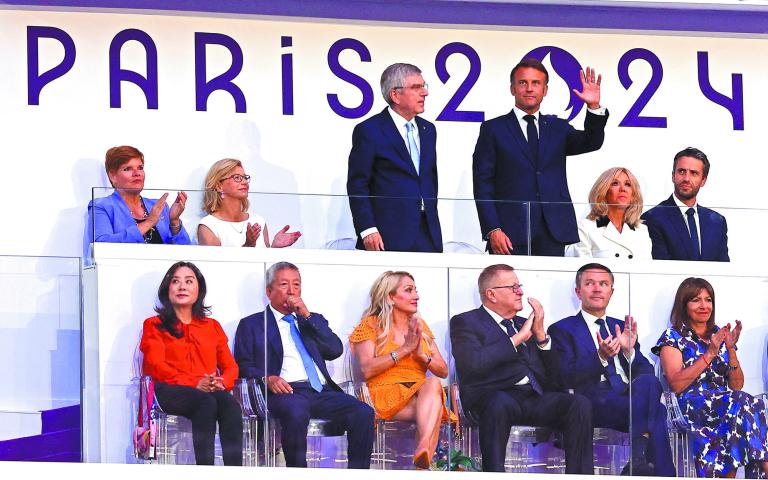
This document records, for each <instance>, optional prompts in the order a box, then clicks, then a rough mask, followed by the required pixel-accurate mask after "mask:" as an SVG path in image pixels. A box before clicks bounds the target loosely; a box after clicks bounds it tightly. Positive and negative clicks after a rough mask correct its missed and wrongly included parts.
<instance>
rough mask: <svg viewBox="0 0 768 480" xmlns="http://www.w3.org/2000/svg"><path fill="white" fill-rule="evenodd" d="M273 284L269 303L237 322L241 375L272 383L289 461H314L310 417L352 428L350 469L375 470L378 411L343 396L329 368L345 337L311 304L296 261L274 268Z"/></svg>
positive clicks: (270, 400)
mask: <svg viewBox="0 0 768 480" xmlns="http://www.w3.org/2000/svg"><path fill="white" fill-rule="evenodd" d="M266 285H267V297H268V298H269V305H268V307H267V308H266V309H265V310H264V311H263V312H259V313H255V314H253V315H250V316H248V317H245V318H244V319H242V320H240V324H239V325H238V326H237V333H236V334H235V360H236V361H237V364H238V366H239V367H240V376H241V377H245V378H257V379H259V380H260V381H261V382H262V383H263V384H264V385H266V390H267V391H268V394H267V395H268V397H267V405H268V406H269V411H270V413H271V414H272V415H273V416H275V417H276V418H277V419H279V420H280V426H281V429H282V430H281V437H282V445H283V453H284V454H285V464H286V465H287V466H289V467H306V466H307V458H306V457H307V426H308V424H309V419H310V418H322V419H327V420H331V421H333V422H334V423H335V424H337V425H339V426H340V427H341V428H343V429H345V430H346V431H347V443H348V447H347V454H348V458H349V463H348V467H349V468H369V467H370V464H371V451H372V450H373V426H374V424H373V422H374V413H373V409H372V408H371V407H369V406H368V405H366V404H365V403H363V402H360V401H358V400H357V399H355V398H354V397H352V396H350V395H347V394H346V393H344V392H343V391H342V390H341V388H339V386H338V385H336V383H334V381H333V379H332V378H331V375H330V374H329V373H328V369H327V367H326V365H325V361H326V360H333V359H335V358H338V357H339V356H340V355H341V354H342V353H343V351H344V347H343V345H342V343H341V340H339V337H337V336H336V334H335V333H333V332H332V331H331V329H330V328H329V327H328V321H327V320H326V319H325V318H323V316H322V315H320V314H319V313H314V312H310V311H309V310H308V309H307V307H306V306H305V305H304V301H303V300H302V299H301V275H300V274H299V269H298V268H297V267H296V266H295V265H293V264H291V263H288V262H278V263H276V264H274V265H272V266H271V267H270V268H269V269H268V270H267V274H266ZM265 326H266V335H265V333H264V329H265ZM265 337H266V338H265ZM265 340H266V345H265ZM265 360H266V367H265V365H264V362H265Z"/></svg>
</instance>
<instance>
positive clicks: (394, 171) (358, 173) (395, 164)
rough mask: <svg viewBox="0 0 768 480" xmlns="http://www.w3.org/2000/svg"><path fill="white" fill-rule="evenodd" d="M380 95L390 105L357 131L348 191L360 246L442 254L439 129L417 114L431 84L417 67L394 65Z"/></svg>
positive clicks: (384, 75)
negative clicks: (428, 84) (439, 198)
mask: <svg viewBox="0 0 768 480" xmlns="http://www.w3.org/2000/svg"><path fill="white" fill-rule="evenodd" d="M381 93H382V95H384V100H386V102H387V104H388V105H389V106H388V107H387V108H385V109H384V110H383V111H382V112H380V113H377V114H376V115H374V116H372V117H371V118H369V119H367V120H365V121H364V122H362V123H360V124H358V125H357V126H356V127H355V130H354V131H353V132H352V150H351V151H350V152H349V168H348V172H347V194H348V195H349V207H350V209H351V210H352V221H353V223H354V225H355V232H356V233H357V236H358V239H357V248H358V249H363V248H365V249H366V250H391V251H397V252H442V251H443V237H442V233H441V232H440V219H439V218H438V216H437V153H436V150H435V144H436V141H437V131H436V130H435V126H434V125H433V124H431V123H430V122H428V121H426V120H424V119H423V118H421V117H418V116H417V115H418V114H420V113H424V101H425V100H426V98H427V95H429V91H428V90H427V84H426V83H425V82H424V77H422V76H421V70H419V69H418V67H416V66H414V65H410V64H407V63H395V64H394V65H390V66H389V67H387V68H386V69H385V70H384V73H382V74H381Z"/></svg>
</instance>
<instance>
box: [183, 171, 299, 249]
mask: <svg viewBox="0 0 768 480" xmlns="http://www.w3.org/2000/svg"><path fill="white" fill-rule="evenodd" d="M250 180H251V177H250V175H246V174H245V170H244V169H243V164H242V163H241V162H240V160H235V159H233V158H225V159H223V160H219V161H218V162H216V163H214V164H213V165H212V166H211V168H210V170H208V174H207V175H206V176H205V196H204V197H203V210H205V211H206V212H207V213H208V215H206V216H205V217H203V218H202V219H201V220H200V224H199V225H198V226H197V242H198V243H199V244H200V245H217V246H222V247H262V248H263V247H273V248H281V247H288V246H290V245H293V244H294V243H295V242H296V240H298V239H299V237H300V236H301V232H289V231H288V229H289V228H290V226H288V225H286V226H285V227H283V229H282V230H280V231H279V232H277V233H276V234H275V236H274V238H273V239H272V241H271V242H270V237H269V229H268V228H267V224H266V222H265V220H264V218H263V217H262V216H261V215H258V214H255V213H248V206H249V201H248V187H249V182H250Z"/></svg>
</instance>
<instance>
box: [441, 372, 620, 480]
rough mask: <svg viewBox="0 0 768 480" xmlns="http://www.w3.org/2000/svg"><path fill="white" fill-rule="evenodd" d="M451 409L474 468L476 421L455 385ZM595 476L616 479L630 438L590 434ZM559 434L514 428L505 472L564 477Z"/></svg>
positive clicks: (477, 439) (478, 460) (462, 446)
mask: <svg viewBox="0 0 768 480" xmlns="http://www.w3.org/2000/svg"><path fill="white" fill-rule="evenodd" d="M450 394H451V395H450V398H451V409H452V410H453V412H454V414H455V415H456V416H457V417H458V418H459V425H458V428H457V431H458V434H459V439H458V441H457V444H458V447H457V448H459V449H460V450H461V451H462V452H464V454H466V455H467V456H468V457H470V458H471V459H472V460H473V461H474V462H475V463H476V464H477V465H481V464H482V456H481V453H480V437H479V428H478V422H477V419H476V418H475V417H474V415H473V414H472V412H467V411H465V410H464V408H463V407H462V404H461V395H460V394H459V385H458V383H452V384H451V387H450ZM592 441H593V447H594V471H595V475H619V474H620V473H621V469H622V468H623V467H624V465H625V464H626V463H627V461H628V460H629V454H630V443H629V435H628V434H626V433H623V432H619V431H616V430H612V429H609V428H595V429H594V433H593V440H592ZM560 445H562V439H561V436H560V434H559V433H557V432H555V431H553V430H552V429H550V428H547V427H533V426H527V425H513V426H512V429H511V430H510V434H509V441H508V443H507V453H506V460H505V468H506V470H507V471H508V472H517V473H559V474H565V452H564V451H563V450H562V449H561V448H560Z"/></svg>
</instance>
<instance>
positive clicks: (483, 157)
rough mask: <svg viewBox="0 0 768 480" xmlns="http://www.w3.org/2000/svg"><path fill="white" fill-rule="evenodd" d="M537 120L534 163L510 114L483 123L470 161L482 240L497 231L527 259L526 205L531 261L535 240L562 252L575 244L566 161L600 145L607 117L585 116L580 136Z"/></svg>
mask: <svg viewBox="0 0 768 480" xmlns="http://www.w3.org/2000/svg"><path fill="white" fill-rule="evenodd" d="M539 118H540V119H539V129H538V131H539V156H538V158H534V157H533V154H532V153H531V149H530V147H529V146H528V143H527V141H526V138H525V136H524V135H523V131H522V130H521V129H520V124H519V123H518V121H517V118H516V117H515V113H514V111H511V112H509V113H508V114H506V115H503V116H501V117H497V118H494V119H492V120H488V121H486V122H483V124H482V125H481V126H480V135H479V136H478V138H477V144H476V145H475V153H474V154H473V156H472V159H473V163H472V174H473V184H474V196H475V200H476V205H477V214H478V216H479V217H480V230H481V232H482V235H483V239H487V238H488V233H489V232H490V231H491V230H494V229H497V228H501V229H502V230H503V231H504V233H505V234H506V235H507V236H508V237H509V239H510V240H511V241H512V245H513V246H514V250H513V253H516V254H527V253H528V247H529V245H528V228H527V227H528V208H529V205H530V208H531V211H530V219H531V226H532V230H531V236H532V238H533V242H534V245H533V254H534V255H535V254H537V252H536V243H535V242H536V237H538V236H540V235H543V236H545V237H548V238H549V239H551V241H552V242H554V243H556V244H557V243H559V244H562V245H563V249H564V247H565V245H567V244H571V243H577V242H578V241H579V235H578V231H577V228H576V215H575V213H574V209H573V205H572V204H571V194H570V192H569V191H568V179H567V177H566V168H565V167H566V165H565V159H566V156H568V155H578V154H581V153H587V152H592V151H595V150H598V149H599V148H600V147H601V146H602V145H603V138H604V136H605V133H604V130H605V123H606V122H607V120H608V112H606V114H605V115H595V114H592V113H589V112H587V116H586V118H585V120H584V130H583V131H582V130H576V129H575V128H573V127H572V126H571V125H570V124H569V123H568V122H567V121H565V120H562V119H560V118H557V117H556V116H554V115H541V116H540V117H539ZM489 200H496V201H497V202H494V201H489ZM498 201H501V202H498ZM531 202H533V203H531ZM539 202H542V203H539ZM559 255H560V256H562V255H563V251H560V252H559Z"/></svg>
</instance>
